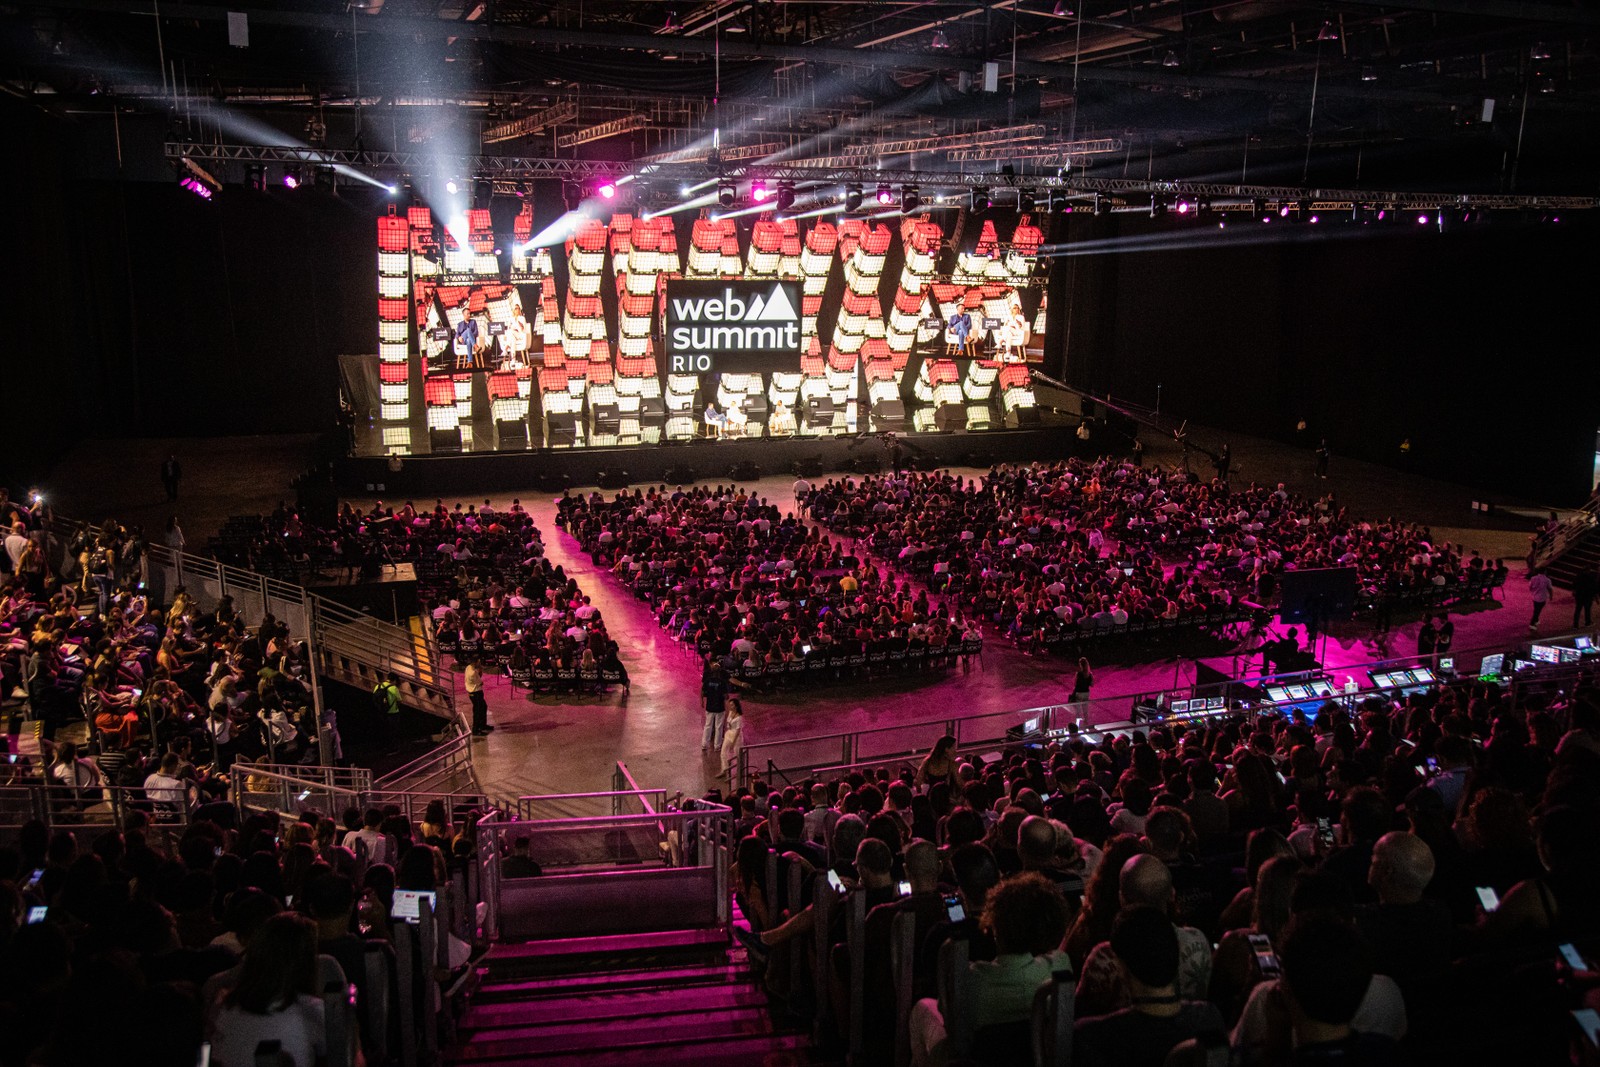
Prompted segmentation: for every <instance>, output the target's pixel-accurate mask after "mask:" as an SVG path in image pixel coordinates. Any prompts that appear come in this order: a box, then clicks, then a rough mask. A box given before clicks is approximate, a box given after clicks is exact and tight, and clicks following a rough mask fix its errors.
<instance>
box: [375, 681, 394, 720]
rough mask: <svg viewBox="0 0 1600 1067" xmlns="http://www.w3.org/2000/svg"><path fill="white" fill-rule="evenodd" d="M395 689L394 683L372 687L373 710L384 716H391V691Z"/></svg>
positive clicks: (380, 683) (382, 683) (383, 683)
mask: <svg viewBox="0 0 1600 1067" xmlns="http://www.w3.org/2000/svg"><path fill="white" fill-rule="evenodd" d="M393 688H394V683H393V682H379V683H378V684H377V685H375V686H373V687H372V710H373V711H377V712H380V713H382V714H384V715H387V714H389V690H391V689H393Z"/></svg>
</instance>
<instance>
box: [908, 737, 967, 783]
mask: <svg viewBox="0 0 1600 1067" xmlns="http://www.w3.org/2000/svg"><path fill="white" fill-rule="evenodd" d="M955 747H956V739H955V738H954V737H952V736H950V735H949V734H946V735H945V736H943V737H941V738H939V740H937V741H935V742H934V743H933V750H932V751H931V752H929V753H928V755H927V756H926V758H924V759H923V761H922V765H921V766H920V767H918V768H917V776H916V778H915V780H914V781H913V782H912V785H914V786H915V787H916V788H918V789H931V788H932V787H933V785H934V783H935V782H945V783H947V784H948V785H954V784H955V782H956V760H955V756H954V755H952V753H953V752H954V751H955Z"/></svg>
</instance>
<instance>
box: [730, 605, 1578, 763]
mask: <svg viewBox="0 0 1600 1067" xmlns="http://www.w3.org/2000/svg"><path fill="white" fill-rule="evenodd" d="M1596 633H1597V632H1596V631H1592V630H1583V631H1574V632H1572V633H1566V634H1559V635H1551V636H1544V635H1541V636H1540V637H1539V639H1538V641H1537V642H1536V643H1538V644H1541V645H1548V644H1561V643H1563V642H1570V641H1571V640H1572V639H1573V638H1574V637H1577V636H1594V635H1596ZM1531 643H1535V642H1528V641H1523V642H1521V644H1522V645H1528V644H1531ZM1506 647H1507V646H1506V645H1503V644H1502V645H1485V646H1479V647H1476V648H1471V649H1461V650H1456V649H1452V650H1451V651H1450V653H1449V655H1450V656H1451V657H1452V658H1454V659H1456V660H1458V661H1461V662H1470V661H1471V660H1473V659H1474V658H1475V657H1476V658H1477V659H1478V662H1479V663H1480V664H1481V662H1482V658H1483V657H1484V656H1488V655H1493V654H1495V653H1498V652H1503V651H1505V649H1506ZM1436 658H1437V656H1436V655H1435V656H1428V655H1406V656H1394V657H1390V658H1388V659H1383V660H1375V661H1372V662H1368V663H1360V664H1351V665H1347V666H1343V667H1339V668H1335V669H1329V670H1327V671H1324V670H1323V669H1322V668H1317V669H1315V670H1313V671H1296V672H1288V673H1281V674H1269V675H1248V676H1246V677H1244V678H1238V679H1231V680H1228V681H1224V682H1217V683H1213V684H1208V685H1194V684H1188V685H1180V686H1173V687H1170V688H1167V689H1159V690H1146V691H1144V692H1139V693H1130V694H1122V695H1117V696H1110V697H1097V698H1095V699H1092V700H1088V701H1081V702H1078V703H1076V704H1070V703H1069V704H1051V705H1043V706H1040V707H1033V708H1020V709H1016V710H1014V711H1010V712H1003V711H1002V712H988V713H986V714H983V715H980V716H969V717H966V718H955V719H951V718H948V717H944V718H932V719H919V720H915V721H912V722H905V723H897V724H893V725H888V726H876V727H872V728H870V729H866V730H850V731H840V732H836V733H826V734H814V735H810V736H806V737H792V738H785V739H781V740H774V741H763V742H760V743H757V744H753V745H749V746H746V747H742V748H741V749H740V750H739V761H738V765H737V778H736V779H735V782H736V784H737V785H741V786H743V785H748V784H749V783H750V781H751V776H752V770H753V769H754V768H758V767H760V766H761V765H762V764H763V763H764V764H765V765H766V768H767V774H768V776H769V780H771V776H773V775H774V774H781V775H783V777H784V779H785V780H786V781H792V780H791V779H790V778H789V772H815V771H817V770H819V769H824V768H826V769H839V768H843V769H853V768H857V767H876V766H881V765H883V764H886V763H893V762H895V761H898V760H906V759H912V758H915V757H917V756H919V755H921V754H923V748H925V747H926V746H923V747H922V748H915V749H904V750H896V751H892V752H885V753H881V754H879V755H877V756H873V757H870V758H861V757H860V755H859V753H860V748H861V739H862V738H866V737H875V736H883V735H891V734H894V733H897V732H910V731H915V730H918V729H928V728H931V727H942V728H943V729H944V732H945V733H947V734H949V735H951V736H954V737H956V738H957V741H958V747H959V748H960V749H961V750H963V751H971V750H974V749H981V748H986V747H992V746H994V745H997V744H1005V743H1007V738H1006V736H1005V733H1004V732H1003V731H1002V732H1001V733H999V734H998V735H996V734H994V733H989V734H985V735H983V736H978V737H972V736H963V733H964V731H963V725H964V724H968V723H974V724H976V723H994V722H997V721H999V722H1009V723H1010V725H1011V726H1017V725H1021V724H1022V723H1025V722H1027V721H1029V720H1030V719H1034V718H1038V719H1040V720H1041V722H1042V723H1043V724H1044V725H1045V726H1046V727H1048V726H1049V725H1050V724H1051V723H1052V721H1053V720H1055V719H1057V718H1059V714H1060V713H1061V712H1063V711H1068V712H1069V713H1070V714H1071V716H1072V721H1075V722H1077V723H1079V724H1081V725H1082V726H1083V729H1084V732H1085V734H1086V735H1089V734H1103V733H1115V732H1117V731H1124V730H1132V729H1136V728H1139V724H1138V723H1137V722H1136V721H1135V720H1134V718H1133V715H1132V713H1133V712H1134V711H1135V709H1139V708H1164V707H1166V706H1167V704H1168V702H1169V701H1171V700H1186V699H1193V698H1194V697H1196V696H1221V697H1224V698H1227V699H1232V697H1233V694H1234V691H1235V689H1236V687H1241V686H1242V687H1245V688H1249V689H1259V688H1261V687H1263V686H1266V685H1269V684H1273V683H1277V682H1280V681H1282V682H1284V683H1285V684H1290V683H1293V682H1298V681H1300V680H1301V679H1303V678H1304V677H1305V676H1306V675H1307V674H1321V673H1326V674H1328V675H1330V676H1331V675H1334V674H1335V673H1343V674H1346V675H1347V677H1348V678H1349V679H1352V680H1353V679H1354V677H1355V675H1356V674H1357V673H1361V672H1365V671H1366V670H1367V669H1368V668H1372V669H1384V670H1395V669H1400V670H1404V669H1407V668H1408V667H1412V666H1428V667H1432V666H1433V665H1434V662H1435V660H1436ZM1392 692H1393V690H1392V689H1380V688H1374V687H1371V686H1367V685H1359V684H1358V685H1357V687H1356V688H1354V689H1342V690H1338V691H1336V693H1335V697H1334V698H1333V699H1339V700H1356V701H1359V700H1363V699H1365V698H1366V697H1368V696H1374V695H1384V694H1390V693H1392ZM1111 705H1118V706H1121V707H1125V708H1127V711H1128V714H1127V715H1126V716H1125V717H1124V716H1121V715H1119V716H1116V717H1115V718H1103V719H1098V720H1096V719H1094V718H1091V715H1090V714H1089V712H1091V711H1092V709H1094V708H1095V707H1109V706H1111ZM1233 710H1236V709H1234V708H1232V706H1231V705H1229V704H1225V710H1224V711H1219V712H1218V713H1217V714H1219V715H1220V714H1226V713H1231V711H1233ZM1057 725H1060V724H1057ZM802 745H804V746H814V747H817V748H821V749H827V748H829V747H830V746H837V750H838V752H839V754H840V755H839V758H838V759H837V760H822V761H817V762H802V763H797V764H792V765H788V766H780V765H779V763H778V762H777V760H776V759H774V758H773V753H776V752H780V751H782V750H783V749H785V748H794V747H796V746H802Z"/></svg>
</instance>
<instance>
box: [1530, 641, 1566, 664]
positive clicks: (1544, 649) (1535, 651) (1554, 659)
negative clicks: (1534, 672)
mask: <svg viewBox="0 0 1600 1067" xmlns="http://www.w3.org/2000/svg"><path fill="white" fill-rule="evenodd" d="M1528 655H1529V656H1532V657H1533V658H1534V659H1536V660H1538V661H1539V662H1540V663H1560V662H1561V650H1560V649H1559V648H1557V647H1556V646H1555V645H1534V646H1533V647H1531V648H1529V649H1528Z"/></svg>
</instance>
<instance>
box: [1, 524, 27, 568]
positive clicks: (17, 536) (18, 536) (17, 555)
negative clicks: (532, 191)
mask: <svg viewBox="0 0 1600 1067" xmlns="http://www.w3.org/2000/svg"><path fill="white" fill-rule="evenodd" d="M28 544H29V541H28V528H27V527H26V526H24V525H22V523H20V522H17V523H12V525H11V532H10V533H8V534H6V555H8V556H10V557H11V571H12V573H13V574H14V573H16V570H17V564H18V563H19V562H21V560H22V553H23V551H24V550H26V549H27V547H28Z"/></svg>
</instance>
